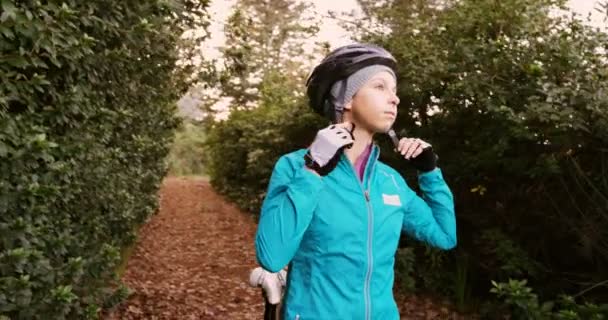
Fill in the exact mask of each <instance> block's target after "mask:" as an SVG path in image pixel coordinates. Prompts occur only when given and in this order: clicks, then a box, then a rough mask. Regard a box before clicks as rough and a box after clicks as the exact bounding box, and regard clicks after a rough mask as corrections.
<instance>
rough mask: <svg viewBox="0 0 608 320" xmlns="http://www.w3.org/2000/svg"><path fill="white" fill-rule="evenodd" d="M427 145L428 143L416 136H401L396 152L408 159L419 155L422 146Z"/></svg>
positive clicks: (422, 148)
mask: <svg viewBox="0 0 608 320" xmlns="http://www.w3.org/2000/svg"><path fill="white" fill-rule="evenodd" d="M428 146H430V144H428V143H426V142H424V141H422V140H420V139H417V138H402V139H401V140H400V141H399V148H398V152H399V153H401V155H402V156H403V157H404V158H405V159H408V160H409V159H411V158H415V157H417V156H418V155H420V153H422V151H423V150H424V148H426V147H428Z"/></svg>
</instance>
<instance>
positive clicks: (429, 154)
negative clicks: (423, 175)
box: [408, 146, 438, 172]
mask: <svg viewBox="0 0 608 320" xmlns="http://www.w3.org/2000/svg"><path fill="white" fill-rule="evenodd" d="M437 159H438V157H437V155H436V154H435V152H433V147H431V146H428V147H426V148H424V149H422V152H421V153H420V154H419V155H418V156H417V157H415V158H411V159H410V160H408V161H409V163H410V164H411V165H412V166H414V168H416V170H418V171H421V172H429V171H432V170H433V169H435V168H436V167H437Z"/></svg>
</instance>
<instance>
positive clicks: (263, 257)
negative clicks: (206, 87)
mask: <svg viewBox="0 0 608 320" xmlns="http://www.w3.org/2000/svg"><path fill="white" fill-rule="evenodd" d="M395 64H396V62H395V59H394V58H393V56H392V55H391V54H390V53H388V52H387V51H386V50H384V49H382V48H380V47H376V46H373V45H368V44H353V45H348V46H344V47H341V48H338V49H336V50H334V51H333V52H331V53H330V54H329V55H328V56H327V57H326V58H325V59H323V61H322V62H321V63H320V64H319V65H318V66H317V67H316V68H315V69H314V71H313V72H312V74H311V75H310V77H309V79H308V81H307V94H308V97H309V99H310V104H311V107H312V108H313V109H314V110H315V111H317V112H319V113H321V114H323V115H325V116H327V117H328V118H329V119H330V120H332V122H333V123H334V124H333V125H331V126H329V127H327V128H325V129H322V130H320V131H319V132H318V133H317V135H316V138H315V140H314V141H313V143H312V144H311V146H310V147H309V148H308V149H303V150H298V151H295V152H292V153H289V154H286V155H284V156H282V157H281V158H280V159H279V160H278V161H277V163H276V165H275V168H274V171H273V173H272V176H271V179H270V183H269V186H268V192H267V195H266V198H265V200H264V203H263V206H262V211H261V216H260V221H259V225H258V230H257V235H256V243H255V244H256V255H257V259H258V262H259V263H260V265H261V266H262V267H263V268H264V269H266V270H268V271H270V272H278V271H279V270H281V269H283V268H284V267H285V266H287V265H289V273H288V276H287V289H286V293H285V298H284V301H283V319H382V320H385V319H399V313H398V309H397V305H396V303H395V301H394V298H393V292H392V289H393V280H394V275H393V266H394V257H395V252H396V250H397V246H398V242H399V237H400V235H401V232H402V231H403V232H405V233H406V234H408V235H410V236H412V237H414V238H416V239H419V240H421V241H424V242H426V243H428V244H430V245H433V246H435V247H438V248H441V249H446V250H447V249H451V248H453V247H454V246H455V245H456V222H455V216H454V204H453V198H452V194H451V192H450V189H449V188H448V186H447V184H446V183H445V181H444V180H443V177H442V174H441V170H440V169H439V168H437V167H436V159H437V157H436V155H435V153H434V152H433V149H432V147H431V146H430V145H429V144H428V143H426V142H424V141H422V140H419V139H410V138H403V139H401V140H400V141H399V143H398V146H397V150H398V151H399V152H400V153H401V155H403V157H404V159H405V160H404V161H409V162H410V163H411V164H412V165H413V166H414V167H415V168H416V169H417V170H418V172H419V175H418V180H419V184H420V188H421V190H422V193H423V196H422V198H421V197H419V196H418V195H417V194H416V193H415V192H414V191H412V189H410V188H409V187H408V185H407V184H406V182H405V181H404V179H403V178H402V177H401V175H400V174H399V173H397V172H396V171H395V170H394V169H392V168H390V167H389V166H387V165H386V164H384V163H382V162H380V161H378V155H379V149H378V147H377V146H376V145H375V144H374V143H373V140H372V138H373V136H374V134H376V133H386V132H387V131H388V130H389V129H390V128H391V127H392V125H393V123H394V121H395V118H396V116H397V105H398V104H399V98H398V97H397V95H396V76H395V73H396V72H395Z"/></svg>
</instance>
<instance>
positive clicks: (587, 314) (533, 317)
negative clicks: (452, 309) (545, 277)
mask: <svg viewBox="0 0 608 320" xmlns="http://www.w3.org/2000/svg"><path fill="white" fill-rule="evenodd" d="M492 285H493V288H492V289H491V292H492V293H494V294H496V295H497V296H498V297H499V298H502V299H503V300H504V302H505V304H506V306H508V307H509V309H510V310H509V311H510V314H511V315H512V317H513V319H516V320H517V319H522V320H524V319H525V320H552V319H556V320H583V319H584V320H602V319H607V318H608V304H601V305H597V304H594V303H583V304H577V302H576V300H575V298H574V297H572V296H568V295H560V296H559V298H558V300H557V301H546V302H543V303H541V302H540V301H539V299H538V296H537V295H536V294H535V293H534V292H533V291H532V289H530V288H529V287H528V286H527V281H526V280H509V281H508V282H501V283H496V282H494V281H492Z"/></svg>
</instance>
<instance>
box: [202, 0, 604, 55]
mask: <svg viewBox="0 0 608 320" xmlns="http://www.w3.org/2000/svg"><path fill="white" fill-rule="evenodd" d="M235 2H236V0H212V1H211V5H210V8H209V13H210V16H211V19H212V21H211V25H210V27H209V31H210V32H211V38H210V39H209V40H208V41H207V42H206V43H205V44H204V46H203V48H204V49H203V50H204V51H205V52H204V56H206V57H208V58H215V57H218V56H219V52H218V51H217V48H218V47H221V46H223V45H224V42H225V38H224V34H223V28H224V23H225V21H226V19H227V17H228V15H229V14H230V9H231V8H232V6H233V5H234V3H235ZM310 2H312V3H313V4H314V7H315V8H316V11H317V15H322V16H323V15H327V13H328V11H329V10H331V11H335V12H350V11H353V10H354V11H355V12H360V9H359V6H358V5H357V1H356V0H334V1H328V0H310ZM599 2H600V0H570V1H568V4H569V6H570V8H572V10H573V11H575V12H577V13H579V14H581V15H584V16H586V15H588V14H589V13H591V17H592V24H593V25H594V26H600V27H607V26H608V24H607V23H605V22H604V20H603V19H604V17H603V16H602V14H601V13H599V12H597V11H596V10H594V9H593V8H596V7H598V5H599ZM318 37H319V40H322V41H328V42H329V43H330V45H331V47H332V48H335V47H337V46H340V45H343V44H347V43H349V42H350V41H351V40H350V39H349V36H348V34H347V33H346V32H345V31H344V30H343V29H342V28H340V27H339V26H338V25H337V23H336V22H335V21H333V20H332V19H329V18H328V19H323V23H322V26H321V28H320V32H319V35H318Z"/></svg>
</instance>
